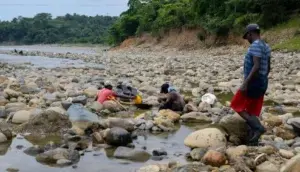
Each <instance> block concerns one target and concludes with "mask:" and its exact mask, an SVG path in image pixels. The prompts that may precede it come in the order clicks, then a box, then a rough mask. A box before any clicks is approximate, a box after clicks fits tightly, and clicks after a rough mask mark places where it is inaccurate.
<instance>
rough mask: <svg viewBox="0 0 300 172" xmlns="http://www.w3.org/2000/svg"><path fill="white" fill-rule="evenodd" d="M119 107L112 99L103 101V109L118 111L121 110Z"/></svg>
mask: <svg viewBox="0 0 300 172" xmlns="http://www.w3.org/2000/svg"><path fill="white" fill-rule="evenodd" d="M121 108H122V107H121V106H120V105H119V104H118V103H116V102H114V101H111V100H109V101H105V102H103V109H107V110H109V111H110V112H119V111H121Z"/></svg>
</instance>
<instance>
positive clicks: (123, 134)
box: [105, 127, 132, 146]
mask: <svg viewBox="0 0 300 172" xmlns="http://www.w3.org/2000/svg"><path fill="white" fill-rule="evenodd" d="M105 139H106V142H107V144H109V145H113V146H126V145H127V144H128V143H131V142H132V139H131V134H130V133H129V132H128V131H126V130H125V129H123V128H119V127H114V128H112V129H110V130H109V131H108V133H107V135H106V138H105Z"/></svg>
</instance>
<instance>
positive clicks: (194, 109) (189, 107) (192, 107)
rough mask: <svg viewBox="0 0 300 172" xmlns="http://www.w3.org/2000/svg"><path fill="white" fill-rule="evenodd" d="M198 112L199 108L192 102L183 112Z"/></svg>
mask: <svg viewBox="0 0 300 172" xmlns="http://www.w3.org/2000/svg"><path fill="white" fill-rule="evenodd" d="M197 111H198V108H197V107H196V106H195V105H194V103H192V102H189V103H188V104H186V105H185V106H184V108H183V112H185V113H189V112H197Z"/></svg>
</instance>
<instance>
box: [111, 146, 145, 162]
mask: <svg viewBox="0 0 300 172" xmlns="http://www.w3.org/2000/svg"><path fill="white" fill-rule="evenodd" d="M114 157H115V158H119V159H127V160H131V161H138V162H145V161H147V160H149V158H150V157H151V155H150V154H149V153H148V152H146V151H143V150H135V149H131V148H127V147H118V148H117V149H116V151H115V152H114Z"/></svg>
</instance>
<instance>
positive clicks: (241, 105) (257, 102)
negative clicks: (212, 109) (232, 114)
mask: <svg viewBox="0 0 300 172" xmlns="http://www.w3.org/2000/svg"><path fill="white" fill-rule="evenodd" d="M263 103H264V96H261V97H259V98H255V99H253V98H249V97H247V96H246V95H244V94H243V93H242V92H241V91H240V90H239V91H238V92H237V93H236V94H235V95H234V97H233V99H232V101H231V105H230V106H231V108H232V109H233V110H234V111H236V112H237V113H239V112H243V111H246V112H247V113H248V114H250V115H255V116H259V115H260V112H261V109H262V106H263Z"/></svg>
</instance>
